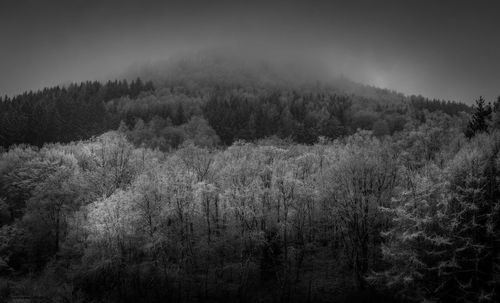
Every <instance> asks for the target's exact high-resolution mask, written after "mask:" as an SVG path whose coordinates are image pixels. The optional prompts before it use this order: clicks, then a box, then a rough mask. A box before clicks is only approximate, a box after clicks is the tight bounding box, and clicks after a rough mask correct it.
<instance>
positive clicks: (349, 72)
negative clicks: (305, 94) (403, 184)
mask: <svg viewBox="0 0 500 303" xmlns="http://www.w3.org/2000/svg"><path fill="white" fill-rule="evenodd" d="M224 47H240V48H242V49H243V48H246V47H249V48H255V49H259V50H260V51H262V52H263V53H264V54H265V53H266V52H269V53H270V54H271V53H272V54H273V55H274V56H275V55H276V54H280V53H283V54H286V53H291V54H296V55H300V56H301V57H303V58H311V59H314V60H321V61H322V62H323V64H324V67H326V68H328V69H329V70H331V72H332V74H343V75H344V76H347V77H349V78H351V79H353V80H355V81H358V82H362V83H365V84H371V85H375V86H380V87H386V88H390V89H394V90H397V91H401V92H403V93H406V94H422V95H424V96H427V97H431V98H443V99H453V100H457V101H463V102H468V103H470V102H472V100H473V99H475V98H477V97H478V96H479V95H483V96H485V97H486V98H488V99H489V100H493V98H495V97H496V96H498V95H500V1H496V0H492V1H486V0H475V1H459V0H455V1H438V0H433V1H427V0H418V1H416V0H411V1H404V0H398V1H392V0H391V1H387V0H384V1H382V0H380V1H375V0H371V1H356V0H354V1H353V0H349V1H334V0H329V1H311V0H308V1H271V0H267V1H255V0H253V1H237V0H231V1H215V0H210V1H209V0H204V1H190V0H183V1H147V0H140V1H127V0H113V1H105V0H64V1H63V0H54V1H51V0H44V1H40V0H37V1H35V0H32V1H26V0H0V94H14V93H18V92H21V91H24V90H29V89H38V88H41V87H44V86H48V85H57V84H61V83H68V82H72V81H82V80H93V79H100V80H102V79H107V78H114V77H116V75H119V74H120V73H121V72H122V71H124V70H126V69H127V68H128V67H129V66H131V65H134V64H137V63H141V62H148V61H151V60H159V59H165V58H168V56H170V55H172V54H178V53H182V52H184V51H198V50H203V49H210V48H224Z"/></svg>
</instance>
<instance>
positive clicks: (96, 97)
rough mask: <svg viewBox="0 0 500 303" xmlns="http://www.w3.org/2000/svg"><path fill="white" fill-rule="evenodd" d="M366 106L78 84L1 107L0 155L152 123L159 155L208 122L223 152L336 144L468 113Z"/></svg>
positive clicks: (350, 97) (420, 106) (327, 94)
mask: <svg viewBox="0 0 500 303" xmlns="http://www.w3.org/2000/svg"><path fill="white" fill-rule="evenodd" d="M387 94H389V93H388V92H387ZM373 98H374V99H373ZM373 98H371V97H363V96H358V95H354V94H346V93H342V92H339V91H337V90H335V89H331V88H324V87H314V86H311V87H307V88H304V89H302V90H300V91H297V90H293V89H289V88H286V87H275V86H263V87H259V86H258V87H241V86H238V85H233V86H223V87H222V86H221V87H218V86H215V87H212V88H206V87H202V88H199V87H196V86H195V87H190V86H187V85H186V86H182V85H181V84H179V86H175V87H174V86H172V87H165V86H161V85H159V86H158V87H156V89H155V88H154V87H153V84H152V82H143V81H141V80H140V79H137V80H134V81H132V82H130V83H129V82H127V81H114V82H107V83H104V84H101V83H99V82H84V83H81V84H72V85H69V86H67V87H53V88H47V89H44V90H42V91H38V92H29V93H24V94H22V95H18V96H15V97H12V98H9V97H5V98H2V99H0V143H1V146H3V147H9V146H11V145H13V144H21V143H26V144H30V145H35V146H39V147H40V146H42V145H43V144H44V143H50V142H70V141H75V140H82V139H89V138H91V137H92V136H96V135H99V134H101V133H103V132H105V131H109V130H116V129H117V128H118V127H119V125H120V122H121V121H123V122H124V126H125V127H126V128H127V129H128V130H129V131H130V132H131V137H134V136H135V137H136V138H137V137H138V136H137V135H133V134H132V133H133V132H134V131H135V129H136V128H138V129H139V130H138V132H141V133H142V134H145V131H144V127H143V125H148V124H149V123H150V122H151V121H153V120H154V121H156V122H159V123H156V122H155V123H156V126H155V127H153V128H151V131H150V132H149V133H148V135H147V136H148V137H150V138H152V139H151V140H143V141H141V142H140V143H142V144H149V143H148V142H156V143H154V144H153V145H150V146H151V147H158V148H160V149H162V150H164V151H165V150H169V149H172V148H177V147H178V146H179V144H180V143H182V142H184V141H185V140H187V139H188V138H189V137H190V135H189V134H186V133H185V132H184V129H185V127H184V126H181V125H185V124H186V123H188V122H189V121H190V119H191V118H193V117H194V116H197V117H199V118H201V119H204V120H206V121H207V122H208V126H209V127H210V128H211V129H213V130H215V133H216V135H217V136H218V138H219V141H218V142H220V143H222V144H224V145H226V146H227V145H230V144H232V143H233V142H234V141H235V140H239V139H244V140H258V139H262V138H265V137H269V136H277V137H279V138H288V139H291V140H294V141H296V142H299V143H307V144H312V143H314V142H317V141H318V138H319V137H326V138H330V139H335V138H339V137H342V136H346V135H350V134H353V133H355V132H356V131H357V129H365V130H373V131H374V133H375V135H377V136H384V135H390V134H393V133H395V132H398V131H401V130H402V129H403V128H404V126H405V124H406V123H408V122H409V121H412V120H415V119H417V120H419V121H420V122H424V121H423V117H424V116H425V115H424V112H434V111H440V112H444V113H447V114H448V115H451V116H460V115H461V113H463V112H468V111H470V108H469V107H468V106H466V105H463V104H459V103H453V102H446V103H445V102H441V101H436V100H433V101H430V100H428V99H424V98H422V97H410V98H409V99H405V97H404V96H399V95H394V96H392V95H390V94H389V95H388V96H387V98H389V99H391V101H390V102H389V101H387V102H385V101H383V98H382V99H381V97H373ZM394 98H400V99H401V101H399V102H396V101H394V100H392V99H394ZM158 125H161V129H159V128H158V127H159V126H158ZM146 129H149V128H147V127H146ZM133 141H134V142H135V143H137V142H138V140H133ZM139 141H140V140H139ZM159 141H162V142H160V143H158V142H159Z"/></svg>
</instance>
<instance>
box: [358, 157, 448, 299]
mask: <svg viewBox="0 0 500 303" xmlns="http://www.w3.org/2000/svg"><path fill="white" fill-rule="evenodd" d="M402 176H403V180H404V181H403V182H402V184H401V185H402V186H401V187H400V188H398V195H397V197H396V198H395V199H394V200H393V207H383V208H381V210H382V211H383V212H385V213H386V214H387V215H388V216H390V217H391V218H392V223H393V226H392V228H391V229H389V230H388V231H384V232H382V235H383V237H384V238H385V243H384V244H383V245H382V253H383V257H384V259H385V261H386V262H388V263H389V264H390V267H389V269H387V270H386V271H383V272H379V273H373V274H372V275H371V276H370V277H369V279H368V280H369V281H370V282H372V283H374V284H378V285H379V286H382V287H387V288H390V289H394V290H395V291H396V293H397V295H398V296H399V297H402V298H404V299H407V300H408V299H409V300H416V301H421V300H423V299H426V298H430V297H432V296H430V294H432V293H433V291H434V290H435V289H436V288H437V285H438V276H437V275H436V272H435V270H433V268H434V269H436V270H437V271H440V270H441V268H442V267H444V266H453V264H452V262H450V263H446V262H442V261H444V260H442V254H443V253H446V252H447V251H449V250H450V249H451V245H452V239H451V238H450V226H449V222H448V218H447V217H446V212H447V202H446V201H447V197H446V190H445V186H446V183H445V181H444V174H443V172H442V171H441V170H439V169H438V168H437V167H436V166H432V165H431V166H427V167H424V168H423V169H422V170H421V171H419V172H414V171H405V172H404V173H403V174H402Z"/></svg>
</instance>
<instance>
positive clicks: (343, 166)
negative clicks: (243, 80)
mask: <svg viewBox="0 0 500 303" xmlns="http://www.w3.org/2000/svg"><path fill="white" fill-rule="evenodd" d="M479 112H481V110H480V109H479V108H478V107H476V110H475V112H474V117H479V116H481V115H480V114H478V113H479ZM488 117H491V116H488ZM488 117H486V120H485V121H486V124H487V125H488V126H487V128H486V129H481V128H479V127H477V125H482V124H478V123H473V121H476V120H477V118H472V119H471V123H470V124H469V126H468V128H470V129H471V130H472V132H473V135H472V136H471V138H470V139H468V138H467V137H466V136H465V135H464V133H463V129H462V126H463V125H461V124H460V123H461V122H460V121H461V120H457V119H455V118H452V117H450V116H448V115H445V114H443V113H440V112H432V113H429V112H427V113H426V114H425V122H423V123H417V122H414V123H407V124H406V125H405V127H404V128H403V129H402V130H401V131H399V132H397V133H395V134H394V135H393V136H384V137H380V138H378V137H377V136H374V135H373V132H372V131H359V132H356V133H355V134H353V135H350V136H347V137H344V138H341V139H338V140H334V141H331V140H328V139H327V138H325V137H323V138H322V139H321V140H320V141H319V142H317V143H315V144H312V145H300V144H296V143H293V142H291V141H286V140H281V139H279V138H269V139H265V140H261V141H258V142H255V143H245V142H243V141H237V142H235V143H233V144H232V145H231V146H229V147H228V148H227V149H216V148H214V147H213V146H212V147H210V145H209V144H205V143H204V142H207V140H208V141H210V140H211V139H212V138H213V134H212V133H210V132H207V135H206V137H207V138H205V139H203V137H204V136H203V135H202V133H203V132H195V133H197V136H194V137H193V138H191V139H189V142H184V143H183V144H181V145H180V148H178V149H176V150H172V151H171V152H169V153H163V152H161V151H159V150H158V149H156V150H152V149H150V148H144V147H135V146H134V145H133V144H132V143H131V142H130V141H129V140H128V139H127V136H130V133H128V132H130V130H128V129H127V128H126V127H125V126H124V125H122V127H121V128H120V129H121V130H120V132H108V133H105V134H103V135H101V136H98V137H95V138H93V139H91V140H87V141H80V142H73V143H69V144H48V145H45V146H44V147H42V148H37V147H30V146H13V147H11V148H9V150H8V151H7V152H5V153H2V154H1V155H0V187H1V189H2V190H1V191H0V220H1V222H0V225H1V228H0V275H1V278H0V296H1V299H3V300H7V299H8V298H10V297H13V296H18V295H33V296H42V297H47V298H51V299H52V300H54V301H55V302H67V301H70V302H72V301H73V302H82V301H83V302H90V301H92V302H165V301H171V302H193V301H197V302H200V301H202V302H203V301H205V302H213V301H222V300H224V301H231V302H232V301H239V302H255V301H258V300H259V301H262V302H277V301H279V302H318V301H325V302H327V301H328V302H331V301H337V302H338V301H346V302H353V301H356V300H359V299H363V298H360V297H359V296H358V297H356V296H355V295H352V296H351V295H346V294H361V296H362V295H363V294H364V295H365V296H366V297H365V298H364V299H365V300H368V299H369V300H370V301H374V300H377V299H380V300H381V301H387V300H389V299H390V298H392V299H397V300H402V301H413V300H417V301H423V300H428V301H431V300H432V301H437V302H457V301H463V302H466V301H470V302H479V301H483V302H487V301H492V302H495V301H497V300H498V291H499V290H500V288H499V283H500V279H499V278H498V275H499V274H500V272H498V269H499V268H500V267H499V265H500V264H499V260H500V258H499V257H500V245H499V243H500V239H499V235H500V225H499V223H500V218H499V213H498V208H499V207H500V206H499V205H500V200H499V197H500V193H499V192H498V190H499V188H500V183H499V180H500V166H499V165H500V154H499V151H500V134H499V133H498V129H496V128H495V126H494V123H491V122H492V120H491V118H488ZM151 121H154V119H153V120H151ZM151 121H149V122H147V123H146V124H148V125H147V127H148V128H154V125H155V124H156V123H158V122H154V123H151ZM205 122H206V121H205ZM205 122H203V120H201V118H199V117H196V116H194V117H192V118H191V119H190V121H188V122H187V124H188V125H189V124H191V126H192V125H204V123H205ZM170 127H172V126H170ZM177 127H180V126H177ZM207 127H208V126H206V125H205V126H202V127H198V128H199V129H205V130H206V128H207ZM191 128H192V129H196V127H191ZM188 129H189V128H186V130H185V131H186V132H188ZM194 138H198V139H197V140H198V141H196V140H195V139H194ZM193 142H194V143H193ZM196 142H201V143H196ZM205 146H208V147H205Z"/></svg>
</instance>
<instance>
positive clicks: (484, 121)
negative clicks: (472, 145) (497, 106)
mask: <svg viewBox="0 0 500 303" xmlns="http://www.w3.org/2000/svg"><path fill="white" fill-rule="evenodd" d="M491 112H492V109H491V104H490V103H488V104H486V101H485V100H484V99H483V97H479V100H476V107H475V111H474V113H473V114H472V117H471V119H470V121H469V124H468V125H467V129H466V130H465V135H466V136H467V138H472V137H474V136H475V135H476V134H477V133H481V132H486V131H488V123H489V121H490V120H491Z"/></svg>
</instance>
